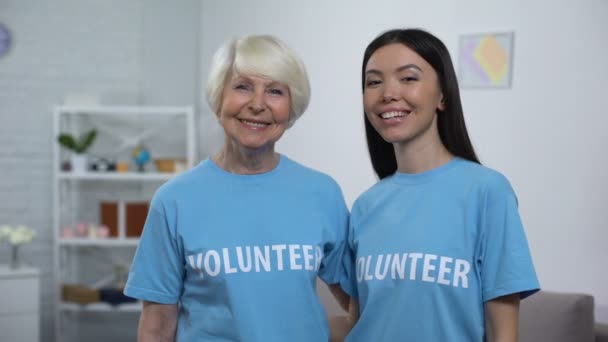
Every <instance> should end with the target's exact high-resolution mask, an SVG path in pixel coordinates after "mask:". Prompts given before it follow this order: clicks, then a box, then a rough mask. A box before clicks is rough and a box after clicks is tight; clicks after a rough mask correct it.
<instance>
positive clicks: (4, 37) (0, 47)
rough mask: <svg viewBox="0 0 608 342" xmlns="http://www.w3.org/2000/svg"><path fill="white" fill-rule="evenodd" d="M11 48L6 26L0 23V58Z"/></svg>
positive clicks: (9, 34) (9, 35)
mask: <svg viewBox="0 0 608 342" xmlns="http://www.w3.org/2000/svg"><path fill="white" fill-rule="evenodd" d="M10 47H11V33H10V31H9V30H8V28H7V27H6V26H4V25H3V24H2V23H0V57H2V56H4V55H6V54H7V53H8V50H9V49H10Z"/></svg>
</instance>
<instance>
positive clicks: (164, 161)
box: [154, 158, 188, 173]
mask: <svg viewBox="0 0 608 342" xmlns="http://www.w3.org/2000/svg"><path fill="white" fill-rule="evenodd" d="M154 166H156V171H158V172H174V173H180V172H184V171H186V169H187V168H188V166H187V163H186V159H184V158H158V159H154Z"/></svg>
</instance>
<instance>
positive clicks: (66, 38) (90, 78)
mask: <svg viewBox="0 0 608 342" xmlns="http://www.w3.org/2000/svg"><path fill="white" fill-rule="evenodd" d="M179 3H180V5H179V6H176V5H175V4H173V3H172V4H170V5H167V4H166V1H160V0H156V1H151V0H146V1H141V0H137V1H122V0H110V1H108V0H104V1H100V0H86V1H83V0H28V1H21V0H0V22H2V23H4V24H5V25H6V26H7V27H9V29H10V30H11V31H12V33H13V44H12V48H11V51H10V53H9V54H8V55H6V56H4V57H3V58H0V196H1V199H0V224H27V225H28V226H31V227H33V228H34V229H36V230H37V236H36V239H35V240H34V242H33V243H32V244H29V245H26V246H25V247H24V248H23V252H24V253H23V254H24V259H25V260H26V261H27V262H28V263H30V264H32V265H33V266H36V267H38V268H40V269H41V276H42V278H41V305H42V307H41V313H42V317H41V336H43V340H44V341H52V340H53V338H52V336H53V316H54V311H53V309H54V308H53V299H54V298H53V294H54V292H53V291H54V288H53V282H52V275H53V265H52V260H53V259H52V257H51V256H52V251H53V250H52V237H53V234H52V229H51V228H52V227H51V222H52V219H51V218H52V211H51V207H52V203H51V191H52V183H51V177H52V173H51V167H52V165H51V147H52V146H53V145H52V144H54V143H55V137H53V136H52V132H51V126H52V125H51V123H52V115H51V109H52V106H54V105H57V104H61V103H62V102H63V100H64V98H65V96H66V95H67V94H69V93H88V94H96V95H98V96H99V98H100V100H101V101H102V103H104V104H116V105H119V104H153V105H159V104H171V105H182V104H192V103H193V102H194V99H195V98H198V88H197V86H198V75H197V72H198V71H197V70H198V69H197V66H198V50H199V49H198V44H197V43H196V42H197V41H198V39H197V36H198V33H199V30H198V27H199V24H198V20H199V7H198V6H199V1H198V0H187V1H184V0H182V1H180V2H179ZM8 255H9V249H8V248H6V246H5V245H4V244H0V263H6V262H7V260H8ZM0 295H1V294H0ZM80 323H81V327H82V329H81V331H82V332H83V335H84V336H87V337H90V338H89V339H91V338H92V340H93V341H94V340H98V341H108V340H116V339H114V338H111V337H109V336H110V335H113V336H114V337H115V336H116V335H118V336H123V338H124V340H133V339H134V338H135V332H136V329H137V314H136V313H135V314H129V313H127V314H111V315H110V316H108V315H105V316H104V315H99V316H98V315H88V316H86V317H84V318H83V319H82V320H81V321H80ZM100 323H101V324H100ZM108 326H111V327H112V329H107V327H108ZM100 327H101V328H100Z"/></svg>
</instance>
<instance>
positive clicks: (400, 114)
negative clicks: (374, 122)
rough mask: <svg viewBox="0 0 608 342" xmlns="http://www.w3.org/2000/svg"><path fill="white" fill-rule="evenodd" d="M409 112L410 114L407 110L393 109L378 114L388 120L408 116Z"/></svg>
mask: <svg viewBox="0 0 608 342" xmlns="http://www.w3.org/2000/svg"><path fill="white" fill-rule="evenodd" d="M408 114H409V112H405V111H391V112H384V113H381V114H378V116H379V117H381V118H382V119H384V120H388V119H392V118H402V117H405V116H407V115H408Z"/></svg>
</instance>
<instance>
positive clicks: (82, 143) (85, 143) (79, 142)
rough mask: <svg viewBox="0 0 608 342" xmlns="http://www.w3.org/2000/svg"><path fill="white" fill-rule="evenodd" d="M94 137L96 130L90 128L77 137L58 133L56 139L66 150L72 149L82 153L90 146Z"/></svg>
mask: <svg viewBox="0 0 608 342" xmlns="http://www.w3.org/2000/svg"><path fill="white" fill-rule="evenodd" d="M96 137H97V130H95V129H92V130H90V131H88V132H86V133H85V134H83V135H81V136H80V137H78V139H76V137H74V136H73V135H71V134H68V133H63V134H60V135H59V137H58V138H57V141H58V142H59V144H60V145H61V146H63V147H65V148H67V149H68V150H72V151H74V152H75V153H78V154H80V153H84V152H85V151H86V150H87V149H88V148H89V147H91V145H92V144H93V142H94V141H95V138H96Z"/></svg>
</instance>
